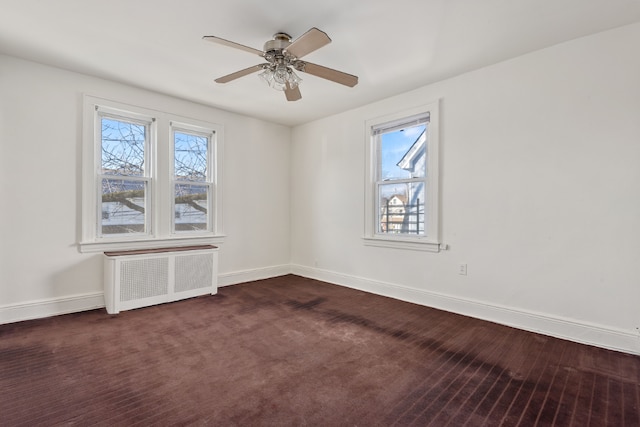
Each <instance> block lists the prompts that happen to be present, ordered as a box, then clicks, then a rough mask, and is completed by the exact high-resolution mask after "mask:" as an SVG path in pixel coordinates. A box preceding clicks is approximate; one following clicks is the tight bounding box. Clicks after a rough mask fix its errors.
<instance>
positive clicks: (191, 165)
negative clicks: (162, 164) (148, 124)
mask: <svg viewBox="0 0 640 427" xmlns="http://www.w3.org/2000/svg"><path fill="white" fill-rule="evenodd" d="M171 128H172V132H171V133H172V141H173V173H172V176H173V183H172V190H173V197H172V199H173V211H174V213H175V214H174V216H173V231H174V232H175V233H188V232H202V231H207V230H210V229H211V228H212V224H211V220H212V217H211V215H210V212H211V208H212V206H213V205H212V203H211V201H212V199H213V197H212V195H213V191H214V185H213V184H214V183H213V176H214V168H213V167H212V165H213V161H212V160H213V159H212V152H213V150H212V142H213V140H214V137H215V133H214V132H203V131H201V130H200V131H199V130H197V129H195V128H193V127H189V126H188V125H186V124H173V123H172V126H171Z"/></svg>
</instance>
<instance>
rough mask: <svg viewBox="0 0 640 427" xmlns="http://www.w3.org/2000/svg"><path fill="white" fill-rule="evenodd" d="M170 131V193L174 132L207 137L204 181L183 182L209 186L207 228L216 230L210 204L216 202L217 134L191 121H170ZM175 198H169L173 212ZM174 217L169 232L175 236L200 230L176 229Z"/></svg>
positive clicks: (172, 186)
mask: <svg viewBox="0 0 640 427" xmlns="http://www.w3.org/2000/svg"><path fill="white" fill-rule="evenodd" d="M169 126H170V131H171V161H170V165H169V167H170V172H169V176H170V177H171V194H173V192H174V190H175V184H176V182H177V181H176V180H175V178H174V177H175V158H174V156H175V132H185V133H190V134H193V135H200V136H204V137H206V138H208V141H209V147H208V148H207V157H208V159H207V165H208V167H207V180H206V181H204V182H186V181H185V182H184V183H188V184H197V185H202V186H206V187H209V192H208V200H207V206H208V212H209V214H208V215H207V229H208V230H216V215H212V213H214V212H213V210H212V209H211V207H212V204H213V203H215V202H216V193H217V188H216V187H217V186H216V176H217V174H216V172H217V166H216V164H215V153H216V152H217V151H216V147H217V145H218V142H217V140H218V135H217V133H216V130H215V129H211V128H210V127H202V126H194V125H193V124H191V123H180V122H171V123H170V124H169ZM175 207H176V206H175V200H174V199H173V198H172V200H171V211H172V212H175ZM175 225H176V217H175V215H171V234H172V235H173V236H176V237H187V236H189V235H197V234H200V233H201V232H199V231H176V229H175Z"/></svg>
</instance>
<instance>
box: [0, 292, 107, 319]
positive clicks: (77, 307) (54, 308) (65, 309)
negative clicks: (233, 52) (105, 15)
mask: <svg viewBox="0 0 640 427" xmlns="http://www.w3.org/2000/svg"><path fill="white" fill-rule="evenodd" d="M101 307H104V293H103V292H93V293H89V294H81V295H72V296H68V297H62V298H52V299H46V300H36V301H28V302H24V303H19V304H10V305H3V306H0V324H4V323H14V322H21V321H23V320H32V319H40V318H43V317H50V316H58V315H60V314H68V313H77V312H79V311H87V310H93V309H96V308H101Z"/></svg>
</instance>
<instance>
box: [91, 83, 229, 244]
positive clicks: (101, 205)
mask: <svg viewBox="0 0 640 427" xmlns="http://www.w3.org/2000/svg"><path fill="white" fill-rule="evenodd" d="M83 123H84V132H83V158H82V161H83V175H82V177H83V179H82V186H83V188H82V236H81V240H80V242H79V248H80V251H82V252H98V251H106V250H122V249H138V248H153V247H161V246H169V245H170V246H174V245H187V244H189V245H190V244H210V243H222V237H223V234H222V207H221V202H222V199H221V191H220V190H219V188H220V185H221V183H220V176H221V170H220V166H221V163H222V162H221V155H222V154H221V144H222V137H223V135H222V134H223V128H222V127H221V126H219V125H216V124H213V123H209V122H203V121H201V120H197V119H191V118H185V117H181V116H178V115H175V114H172V113H168V112H162V111H156V110H150V109H145V108H141V107H135V106H130V105H125V104H121V103H117V102H114V101H110V100H105V99H100V98H95V97H92V96H85V99H84V120H83Z"/></svg>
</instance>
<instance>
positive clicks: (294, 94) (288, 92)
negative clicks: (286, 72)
mask: <svg viewBox="0 0 640 427" xmlns="http://www.w3.org/2000/svg"><path fill="white" fill-rule="evenodd" d="M286 85H287V87H286V88H285V89H284V95H285V96H286V97H287V101H297V100H299V99H302V94H301V93H300V87H299V86H296V87H294V88H292V87H291V86H289V82H286Z"/></svg>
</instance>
